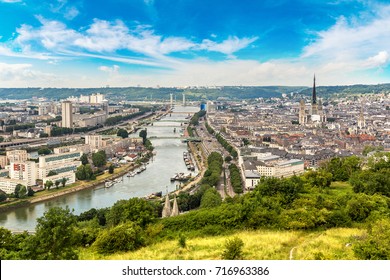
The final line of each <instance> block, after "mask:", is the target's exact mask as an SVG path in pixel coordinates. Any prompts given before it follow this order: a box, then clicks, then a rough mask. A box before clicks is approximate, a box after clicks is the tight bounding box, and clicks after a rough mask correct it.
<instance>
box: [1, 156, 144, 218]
mask: <svg viewBox="0 0 390 280" xmlns="http://www.w3.org/2000/svg"><path fill="white" fill-rule="evenodd" d="M140 166H141V165H139V164H133V163H128V164H126V165H123V166H121V167H119V168H117V169H115V170H114V174H109V173H108V172H106V173H104V174H102V175H99V176H97V178H96V179H95V180H93V181H88V182H86V181H77V182H76V183H73V184H71V185H69V186H65V187H64V188H59V189H51V190H44V191H42V192H38V193H37V196H36V197H34V196H32V197H29V198H25V199H23V200H18V201H13V202H9V203H7V202H6V203H4V204H1V205H0V212H6V211H8V210H12V209H16V208H19V207H26V206H29V205H32V204H34V203H38V202H42V201H48V200H51V199H54V198H57V197H61V196H66V195H68V194H72V193H75V192H78V191H81V190H86V189H91V188H95V187H97V186H99V185H102V184H104V182H105V181H107V180H114V179H116V178H118V177H122V176H124V175H126V174H127V173H128V172H130V171H133V170H134V169H136V168H138V167H140Z"/></svg>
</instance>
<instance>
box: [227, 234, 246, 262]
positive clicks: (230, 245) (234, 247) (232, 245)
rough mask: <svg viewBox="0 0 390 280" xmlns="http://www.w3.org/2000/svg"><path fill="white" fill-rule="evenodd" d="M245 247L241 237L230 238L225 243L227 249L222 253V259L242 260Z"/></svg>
mask: <svg viewBox="0 0 390 280" xmlns="http://www.w3.org/2000/svg"><path fill="white" fill-rule="evenodd" d="M243 247H244V241H242V239H241V238H239V237H237V236H236V237H234V238H232V239H228V240H227V241H226V243H225V250H224V251H223V253H222V259H224V260H242V259H243V253H242V248H243Z"/></svg>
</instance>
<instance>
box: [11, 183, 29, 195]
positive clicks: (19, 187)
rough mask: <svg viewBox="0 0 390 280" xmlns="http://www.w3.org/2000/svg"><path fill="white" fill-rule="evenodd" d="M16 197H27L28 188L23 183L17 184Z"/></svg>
mask: <svg viewBox="0 0 390 280" xmlns="http://www.w3.org/2000/svg"><path fill="white" fill-rule="evenodd" d="M14 194H15V197H16V198H25V197H26V196H27V188H26V186H24V185H22V184H17V185H16V186H15V191H14Z"/></svg>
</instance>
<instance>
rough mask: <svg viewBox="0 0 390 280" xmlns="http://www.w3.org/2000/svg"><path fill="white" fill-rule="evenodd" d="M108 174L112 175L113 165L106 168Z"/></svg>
mask: <svg viewBox="0 0 390 280" xmlns="http://www.w3.org/2000/svg"><path fill="white" fill-rule="evenodd" d="M108 173H110V174H114V165H113V164H111V165H110V166H109V167H108Z"/></svg>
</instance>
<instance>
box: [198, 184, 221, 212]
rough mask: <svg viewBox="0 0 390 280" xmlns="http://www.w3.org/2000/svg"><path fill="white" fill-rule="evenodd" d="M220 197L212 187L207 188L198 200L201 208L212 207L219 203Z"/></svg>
mask: <svg viewBox="0 0 390 280" xmlns="http://www.w3.org/2000/svg"><path fill="white" fill-rule="evenodd" d="M221 203H222V197H221V195H220V194H219V192H218V191H217V190H216V189H214V188H209V189H208V190H206V191H205V193H204V194H203V196H202V200H201V202H200V207H201V208H213V207H216V206H219V205H221Z"/></svg>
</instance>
